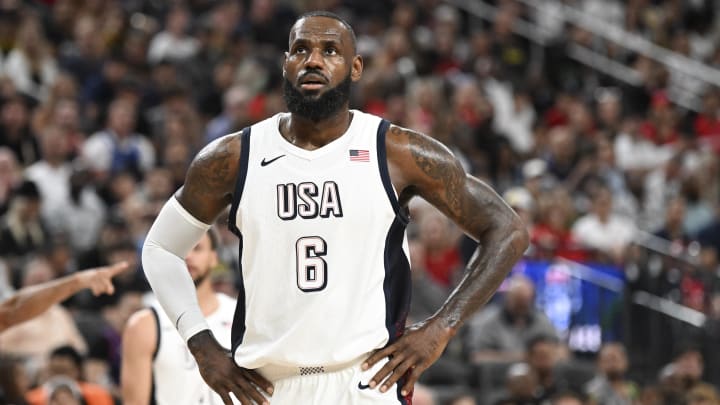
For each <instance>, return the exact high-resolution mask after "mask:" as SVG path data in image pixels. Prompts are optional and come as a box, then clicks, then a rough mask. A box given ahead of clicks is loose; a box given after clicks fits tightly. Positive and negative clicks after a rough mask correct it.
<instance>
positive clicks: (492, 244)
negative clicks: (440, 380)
mask: <svg viewBox="0 0 720 405" xmlns="http://www.w3.org/2000/svg"><path fill="white" fill-rule="evenodd" d="M362 69H363V61H362V58H361V57H360V56H359V55H357V52H356V42H355V35H354V33H353V30H352V28H351V27H350V26H349V25H348V23H347V22H345V21H344V20H342V19H341V18H340V17H338V16H336V15H334V14H330V13H326V12H313V13H309V14H305V15H303V16H301V17H300V18H299V19H298V20H297V21H296V22H295V24H294V25H293V27H292V29H291V32H290V38H289V49H288V52H287V53H286V54H285V60H284V64H283V76H284V78H285V83H284V96H285V101H286V103H287V106H288V110H289V113H281V114H277V115H275V116H273V117H271V118H269V119H267V120H264V121H262V122H259V123H257V124H255V125H252V126H251V127H249V128H246V129H244V130H243V131H241V132H240V133H236V134H230V135H227V136H225V137H222V138H219V139H218V140H216V141H214V142H212V143H211V144H209V145H207V146H206V147H205V148H204V149H203V150H202V151H200V152H199V153H198V155H197V156H196V157H195V159H194V161H193V163H192V164H191V167H190V168H189V170H188V173H187V177H186V182H185V185H184V187H183V188H182V189H180V190H179V191H178V192H177V194H176V195H175V196H174V197H173V198H171V199H170V201H168V203H167V204H166V205H165V206H164V207H163V209H162V210H161V212H160V214H159V215H158V218H157V219H156V220H155V223H154V224H153V226H152V228H151V229H150V231H149V232H148V236H147V239H146V242H145V245H144V248H143V264H144V268H145V270H146V272H147V276H148V279H149V280H150V284H151V286H152V287H153V289H154V290H155V292H156V293H157V295H158V298H159V300H160V303H161V304H162V306H163V308H164V309H165V310H166V311H167V312H168V314H169V315H170V318H171V319H172V321H173V322H174V323H175V325H176V326H177V328H178V330H179V331H180V334H181V335H182V336H183V338H185V339H186V340H187V344H188V346H189V348H190V351H191V352H192V353H193V355H194V356H195V359H196V360H197V362H198V365H199V367H200V373H201V374H202V375H203V377H204V379H205V381H207V383H208V385H210V386H211V387H212V388H213V389H215V390H216V391H217V392H218V393H219V394H220V396H221V397H222V398H223V400H224V401H225V403H227V404H229V403H230V398H231V396H230V394H231V393H232V394H234V395H235V396H236V397H237V398H238V399H239V400H240V401H241V402H242V403H243V404H254V403H264V404H266V403H271V404H273V405H285V404H315V405H317V404H333V405H334V404H343V405H345V404H399V403H407V401H408V400H409V399H410V398H409V397H410V396H411V395H412V388H413V385H414V383H415V382H416V381H417V379H418V377H419V375H420V374H421V373H422V372H423V371H424V370H425V369H426V368H428V367H429V366H430V365H431V364H432V363H433V362H434V361H435V360H436V359H437V358H438V357H439V356H440V355H441V354H442V352H443V350H444V349H445V347H446V346H447V344H448V341H449V340H450V339H451V338H452V337H453V336H454V335H455V334H456V333H457V331H458V330H459V328H460V327H461V325H462V324H463V322H465V320H466V319H467V318H468V317H469V316H470V315H471V314H472V313H473V312H475V311H476V310H477V309H478V308H480V307H481V306H482V305H483V304H484V303H485V302H486V301H487V300H488V299H489V298H490V297H491V296H492V294H493V293H494V291H495V290H496V288H497V286H498V285H499V284H500V283H501V281H502V280H503V279H504V278H505V276H506V274H507V273H508V272H509V271H510V269H511V267H512V266H513V264H514V263H515V262H516V261H517V260H518V259H519V258H520V257H521V255H522V252H523V251H525V248H526V247H527V244H528V236H527V233H526V231H525V228H524V226H523V224H522V221H521V220H520V219H519V218H518V217H517V216H516V215H515V214H514V213H513V211H512V210H511V209H510V207H508V206H507V205H506V204H505V203H504V202H503V201H502V199H501V198H500V197H498V195H497V194H496V193H495V192H494V191H493V190H492V189H491V188H490V187H488V186H487V185H485V184H484V183H482V182H480V181H479V180H477V179H475V178H473V177H471V176H469V175H467V174H466V173H465V172H464V171H463V169H462V167H461V165H460V164H459V162H458V161H457V160H456V159H455V157H454V156H453V155H452V154H451V153H450V152H449V150H448V149H447V148H446V147H445V146H443V145H442V144H440V143H438V142H436V141H435V140H433V139H432V138H430V137H427V136H425V135H423V134H420V133H417V132H414V131H411V130H407V129H404V128H400V127H398V126H395V125H392V124H390V123H389V122H387V121H384V120H382V119H380V118H378V117H375V116H372V115H369V114H365V113H363V112H361V111H357V110H350V109H349V101H348V100H349V89H350V87H351V83H352V82H356V81H358V80H360V77H361V75H362ZM416 196H418V197H422V198H424V199H426V200H427V201H429V202H430V203H431V204H433V205H434V206H435V207H437V208H438V209H440V210H441V211H442V212H443V213H445V215H447V216H448V217H449V218H451V219H452V220H453V221H454V222H456V223H457V224H458V225H459V226H460V227H462V229H464V230H465V231H466V232H467V233H468V234H469V235H471V236H472V237H473V238H475V239H476V240H477V241H478V242H479V249H478V251H477V253H476V255H475V256H474V257H473V260H472V261H471V263H470V264H469V266H468V268H467V270H466V273H465V275H464V278H463V279H462V281H461V282H460V284H459V285H458V286H457V288H456V289H455V290H454V291H453V292H452V293H451V295H450V296H449V297H448V299H447V301H446V302H445V303H444V305H443V306H442V307H441V308H439V309H438V311H437V312H436V313H435V314H434V315H433V316H432V317H430V318H429V319H427V320H425V321H423V322H420V323H418V324H415V325H412V326H410V327H408V328H407V329H406V328H405V317H406V314H407V310H408V304H409V301H410V291H409V287H410V284H411V280H410V274H409V263H408V259H407V258H408V252H407V240H406V237H405V225H406V224H407V221H408V217H407V205H408V202H409V201H410V199H411V198H413V197H416ZM228 205H230V206H231V208H230V217H229V224H230V228H231V229H232V230H233V231H234V232H235V233H236V234H237V235H238V236H239V238H240V248H241V273H242V281H243V286H242V289H241V293H240V297H239V299H238V307H237V310H236V313H235V320H234V324H233V334H232V351H231V352H230V353H228V352H227V351H226V350H225V349H224V348H223V347H222V346H221V345H219V344H218V343H217V342H216V341H215V338H214V337H213V335H212V333H211V332H210V331H209V327H208V326H207V324H206V323H205V320H204V317H203V316H202V312H201V311H200V309H199V307H198V305H197V301H196V298H195V294H194V293H193V289H192V284H191V281H190V278H189V277H187V276H185V274H186V271H185V270H184V269H183V262H182V260H181V259H180V258H181V257H183V255H184V254H185V252H187V250H188V249H190V248H191V247H192V246H193V245H194V244H195V242H196V241H197V240H198V239H199V238H200V237H201V235H202V234H203V233H204V232H205V230H206V229H207V228H208V227H209V225H208V224H210V223H212V222H213V221H214V220H215V218H216V217H217V216H218V215H219V214H220V213H221V212H222V211H223V210H224V209H225V208H226V207H227V206H228Z"/></svg>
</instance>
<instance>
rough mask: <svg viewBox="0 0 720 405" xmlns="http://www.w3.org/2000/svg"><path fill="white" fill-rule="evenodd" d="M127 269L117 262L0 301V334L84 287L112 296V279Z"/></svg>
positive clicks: (24, 289)
mask: <svg viewBox="0 0 720 405" xmlns="http://www.w3.org/2000/svg"><path fill="white" fill-rule="evenodd" d="M128 268H129V267H128V264H127V262H120V263H115V264H113V265H111V266H106V267H98V268H95V269H87V270H81V271H78V272H75V273H73V274H70V275H68V276H65V277H61V278H59V279H57V280H53V281H49V282H47V283H43V284H39V285H34V286H30V287H25V288H22V289H20V290H18V291H17V292H16V293H15V294H13V295H11V296H10V297H9V298H7V299H5V300H4V301H2V302H0V332H2V331H4V330H6V329H9V328H10V327H12V326H15V325H17V324H20V323H22V322H25V321H27V320H29V319H32V318H34V317H36V316H38V315H40V314H42V313H43V312H45V311H46V310H47V309H48V308H50V307H51V306H53V305H55V304H59V303H60V302H62V301H65V300H66V299H68V298H70V297H72V296H73V295H75V294H76V293H77V292H79V291H81V290H84V289H86V288H89V289H90V290H91V291H92V293H93V294H94V295H100V294H113V293H115V287H114V286H113V284H112V278H113V277H115V276H116V275H118V274H120V273H122V272H123V271H125V270H127V269H128Z"/></svg>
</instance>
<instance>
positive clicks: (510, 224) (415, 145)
mask: <svg viewBox="0 0 720 405" xmlns="http://www.w3.org/2000/svg"><path fill="white" fill-rule="evenodd" d="M386 143H387V147H388V160H389V164H390V169H391V176H392V177H393V183H395V186H396V188H397V189H398V190H401V192H400V201H401V202H406V201H408V200H409V199H410V198H412V197H414V196H420V197H423V198H424V199H425V200H427V201H428V202H430V203H431V204H432V205H434V206H435V207H437V208H438V209H439V210H440V211H442V212H443V213H444V214H445V215H447V216H448V218H450V219H452V220H453V221H454V222H455V223H456V224H457V225H458V226H460V228H462V229H463V230H464V231H465V232H466V233H467V234H468V235H469V236H471V237H472V238H473V239H475V240H476V241H477V242H478V249H477V250H476V252H475V254H474V255H473V258H472V259H471V261H470V263H469V264H468V268H467V271H466V273H465V276H464V277H463V279H462V280H461V282H460V284H459V285H458V286H457V288H456V289H455V290H454V291H453V292H452V293H451V294H450V296H449V297H448V299H447V301H446V302H445V304H444V305H443V306H442V307H441V309H440V310H439V311H438V313H437V314H436V315H435V317H436V318H437V319H440V320H442V321H443V323H444V325H445V326H446V327H447V328H450V329H451V330H452V331H453V332H455V331H457V329H458V328H459V327H460V326H461V325H462V323H463V322H464V321H465V320H466V319H467V318H468V317H469V316H470V315H471V314H473V313H474V312H475V311H476V310H478V309H479V308H480V307H481V306H482V305H483V304H485V303H486V302H487V301H488V300H489V299H490V297H491V296H492V295H493V294H494V293H495V290H496V289H497V287H498V286H499V285H500V283H501V282H502V281H503V280H504V279H505V277H506V275H507V274H508V272H509V271H510V270H511V269H512V266H513V265H514V264H515V262H517V260H518V259H520V257H521V256H522V254H523V252H524V251H525V249H526V248H527V245H528V235H527V231H526V230H525V226H524V225H523V223H522V221H521V220H520V218H519V217H518V216H517V215H516V214H515V213H514V211H513V210H512V209H511V208H510V207H509V206H508V205H507V204H505V202H504V201H503V200H502V199H501V198H500V197H499V196H498V195H497V193H495V191H493V190H492V189H491V188H490V187H489V186H488V185H487V184H485V183H483V182H482V181H480V180H478V179H477V178H475V177H472V176H470V175H468V174H466V173H465V172H464V170H463V169H462V166H461V165H460V163H459V162H458V161H457V159H455V157H454V156H453V155H452V153H451V152H450V151H449V150H448V149H447V148H446V147H444V146H443V145H442V144H440V143H439V142H437V141H435V140H433V139H431V138H429V137H427V136H424V135H422V134H419V133H417V132H414V131H410V130H406V129H402V128H400V127H397V126H391V127H390V129H389V131H388V134H387V142H386Z"/></svg>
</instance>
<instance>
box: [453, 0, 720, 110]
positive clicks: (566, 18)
mask: <svg viewBox="0 0 720 405" xmlns="http://www.w3.org/2000/svg"><path fill="white" fill-rule="evenodd" d="M519 1H520V2H521V3H523V4H525V5H526V6H527V7H528V8H529V9H530V10H532V11H534V12H538V10H539V7H541V6H542V5H543V2H538V1H536V0H519ZM445 2H446V3H448V4H451V5H453V6H455V7H457V8H460V9H463V10H465V11H466V12H468V13H470V14H471V15H473V16H475V17H476V18H480V19H482V20H485V21H490V22H491V21H494V20H495V16H496V15H497V13H498V11H499V9H498V8H497V7H495V6H493V5H491V4H488V3H486V2H484V1H482V0H445ZM557 11H558V12H557V13H553V14H552V15H553V16H554V17H556V18H557V20H558V21H557V24H560V25H561V26H562V25H564V24H566V23H569V24H572V25H576V26H580V27H582V28H583V29H585V30H587V31H588V32H590V33H592V34H593V35H595V36H597V37H598V38H602V39H604V40H606V41H609V42H612V43H614V44H615V45H617V46H619V47H622V48H624V49H626V50H629V51H632V52H634V53H637V54H640V55H643V56H645V57H647V58H649V59H652V60H654V61H656V62H658V63H660V64H662V65H664V66H665V67H666V68H667V69H668V70H669V71H670V72H671V74H672V75H675V76H676V80H672V88H671V89H670V90H671V91H670V92H669V93H670V94H669V96H670V98H671V100H672V101H673V102H674V103H676V104H677V105H679V106H681V107H683V108H686V109H689V110H693V111H700V109H701V106H702V101H701V98H702V92H703V91H704V90H705V89H706V88H707V87H708V86H720V70H718V69H715V68H713V67H711V66H708V65H707V64H705V63H702V62H700V61H697V60H694V59H691V58H689V57H687V56H684V55H681V54H679V53H677V52H673V51H671V50H668V49H666V48H663V47H661V46H659V45H657V44H655V43H653V42H652V41H649V40H648V39H645V38H643V37H642V36H641V35H639V34H636V33H633V32H630V31H627V30H625V29H624V28H623V27H620V26H617V25H613V24H609V23H607V22H606V21H603V20H601V19H598V18H596V17H594V16H592V15H590V14H588V13H585V12H583V11H581V10H579V9H577V8H576V7H572V6H569V5H567V4H564V5H561V6H559V7H558V8H557ZM512 29H513V32H515V33H516V34H518V35H520V36H523V37H525V38H527V39H529V40H531V41H532V42H534V43H535V44H537V45H540V46H542V47H545V46H547V45H549V35H548V32H546V30H544V29H543V28H542V27H541V26H540V25H539V24H537V23H535V22H534V21H528V20H522V19H518V20H516V21H515V23H514V25H513V27H512ZM567 54H568V56H569V57H570V58H572V59H574V60H576V61H578V62H580V63H582V64H584V65H586V66H588V67H591V68H593V69H595V70H597V71H599V72H602V73H604V74H607V75H610V76H612V77H614V78H616V79H618V80H621V81H623V82H625V83H628V84H631V85H639V84H641V83H642V79H641V77H640V75H639V74H638V72H636V71H635V70H634V69H632V68H631V67H628V66H626V65H625V64H623V63H621V62H618V61H616V60H613V59H612V58H610V57H608V56H607V55H605V54H603V53H602V52H598V51H597V50H595V49H592V48H589V47H585V46H582V45H579V44H570V46H569V47H568V50H567Z"/></svg>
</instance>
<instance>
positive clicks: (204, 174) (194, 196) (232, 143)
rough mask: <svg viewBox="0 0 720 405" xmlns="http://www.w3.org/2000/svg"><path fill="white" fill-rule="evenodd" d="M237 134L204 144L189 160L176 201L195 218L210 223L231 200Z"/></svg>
mask: <svg viewBox="0 0 720 405" xmlns="http://www.w3.org/2000/svg"><path fill="white" fill-rule="evenodd" d="M240 151H241V133H234V134H230V135H226V136H223V137H221V138H218V139H216V140H214V141H213V142H211V143H209V144H208V145H206V146H205V147H204V148H203V149H202V150H200V152H198V154H197V155H195V158H194V159H193V161H192V163H191V164H190V168H189V169H188V172H187V175H186V176H185V184H184V186H183V188H182V189H181V190H180V191H179V192H178V194H177V198H178V200H179V201H180V203H181V204H182V205H183V207H184V208H185V209H186V210H188V212H190V213H191V214H193V215H194V216H195V217H196V218H197V219H199V220H201V221H203V222H205V223H211V222H213V221H214V220H215V217H217V215H218V214H219V213H220V212H221V211H222V210H223V209H225V207H227V205H228V204H229V203H230V201H231V200H232V193H233V191H234V188H235V181H236V179H237V175H238V170H239V166H240Z"/></svg>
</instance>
